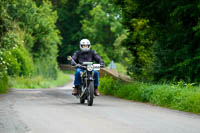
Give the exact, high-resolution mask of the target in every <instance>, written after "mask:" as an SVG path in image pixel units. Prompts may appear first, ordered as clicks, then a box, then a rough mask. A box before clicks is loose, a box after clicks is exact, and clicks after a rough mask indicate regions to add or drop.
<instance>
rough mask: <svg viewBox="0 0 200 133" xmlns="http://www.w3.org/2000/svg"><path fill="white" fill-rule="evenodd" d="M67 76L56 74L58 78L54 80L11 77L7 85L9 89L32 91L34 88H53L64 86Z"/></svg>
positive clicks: (40, 77) (37, 77) (68, 78)
mask: <svg viewBox="0 0 200 133" xmlns="http://www.w3.org/2000/svg"><path fill="white" fill-rule="evenodd" d="M70 80H71V79H70V77H69V75H67V74H65V73H63V72H62V71H59V72H58V77H57V79H56V80H54V79H51V78H44V77H42V76H36V77H23V76H21V77H12V78H11V79H10V80H9V85H10V87H11V88H19V89H28V88H29V89H34V88H53V87H59V86H64V85H65V84H67V83H69V81H70Z"/></svg>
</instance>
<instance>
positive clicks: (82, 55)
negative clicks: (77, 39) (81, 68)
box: [71, 50, 105, 66]
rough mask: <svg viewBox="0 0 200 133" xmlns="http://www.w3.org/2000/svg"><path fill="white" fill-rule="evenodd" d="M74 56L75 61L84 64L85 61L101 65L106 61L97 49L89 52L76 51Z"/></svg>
mask: <svg viewBox="0 0 200 133" xmlns="http://www.w3.org/2000/svg"><path fill="white" fill-rule="evenodd" d="M72 58H73V59H74V61H75V62H76V63H77V64H83V62H96V63H99V64H101V65H103V66H104V65H105V64H104V61H103V60H102V59H101V57H100V56H99V55H98V54H97V53H96V51H94V50H90V51H88V52H83V51H80V50H79V51H76V52H75V53H74V55H73V56H72ZM71 64H72V65H75V64H74V63H73V62H72V61H71Z"/></svg>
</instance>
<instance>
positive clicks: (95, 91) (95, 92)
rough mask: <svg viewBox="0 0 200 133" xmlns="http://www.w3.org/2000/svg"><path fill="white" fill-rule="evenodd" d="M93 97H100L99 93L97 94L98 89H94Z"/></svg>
mask: <svg viewBox="0 0 200 133" xmlns="http://www.w3.org/2000/svg"><path fill="white" fill-rule="evenodd" d="M94 95H95V96H100V93H99V91H98V87H96V86H95V87H94Z"/></svg>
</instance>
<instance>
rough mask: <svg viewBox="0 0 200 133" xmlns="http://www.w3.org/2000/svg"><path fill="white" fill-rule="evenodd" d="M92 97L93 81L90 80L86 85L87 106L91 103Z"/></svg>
mask: <svg viewBox="0 0 200 133" xmlns="http://www.w3.org/2000/svg"><path fill="white" fill-rule="evenodd" d="M93 98H94V82H93V81H91V82H90V84H89V86H88V97H87V103H88V106H92V105H93Z"/></svg>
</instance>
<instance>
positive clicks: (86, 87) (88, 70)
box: [68, 56, 104, 106]
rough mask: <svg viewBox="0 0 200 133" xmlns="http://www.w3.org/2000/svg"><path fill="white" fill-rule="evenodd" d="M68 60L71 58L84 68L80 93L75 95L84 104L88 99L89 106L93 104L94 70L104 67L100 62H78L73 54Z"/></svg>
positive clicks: (77, 65)
mask: <svg viewBox="0 0 200 133" xmlns="http://www.w3.org/2000/svg"><path fill="white" fill-rule="evenodd" d="M68 60H71V61H73V62H74V64H76V67H79V68H81V69H83V72H81V85H80V86H79V88H78V94H77V95H75V96H76V97H77V98H78V99H80V103H81V104H84V103H85V100H87V104H88V106H92V105H93V99H94V71H93V70H100V69H101V68H102V67H104V66H101V65H100V64H94V63H93V62H83V64H82V65H80V64H77V63H76V62H75V61H74V60H73V58H72V57H71V56H69V57H68Z"/></svg>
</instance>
